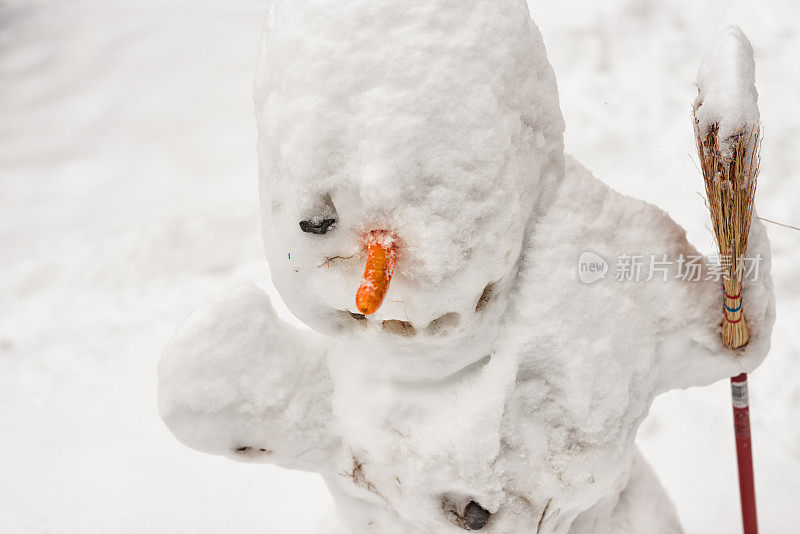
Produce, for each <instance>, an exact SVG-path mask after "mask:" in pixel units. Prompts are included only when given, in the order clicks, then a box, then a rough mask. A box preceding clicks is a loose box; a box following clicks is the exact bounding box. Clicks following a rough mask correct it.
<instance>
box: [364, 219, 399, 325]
mask: <svg viewBox="0 0 800 534" xmlns="http://www.w3.org/2000/svg"><path fill="white" fill-rule="evenodd" d="M364 244H365V247H366V249H367V265H366V267H365V268H364V276H362V277H361V284H360V285H359V286H358V292H357V293H356V308H358V311H360V312H361V313H363V314H364V315H370V314H372V313H375V312H376V311H378V308H380V307H381V304H382V303H383V299H384V297H385V296H386V292H387V291H389V282H391V280H392V273H393V272H394V261H395V256H396V250H397V244H396V242H395V239H394V237H393V236H392V234H390V233H389V232H387V231H386V230H372V231H371V232H369V233H368V234H367V235H366V236H365V243H364Z"/></svg>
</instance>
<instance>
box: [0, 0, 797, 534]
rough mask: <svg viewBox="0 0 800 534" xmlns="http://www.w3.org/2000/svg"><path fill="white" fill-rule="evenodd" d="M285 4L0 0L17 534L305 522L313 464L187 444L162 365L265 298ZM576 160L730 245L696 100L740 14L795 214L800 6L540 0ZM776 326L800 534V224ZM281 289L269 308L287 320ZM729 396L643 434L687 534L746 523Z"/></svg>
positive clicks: (0, 184)
mask: <svg viewBox="0 0 800 534" xmlns="http://www.w3.org/2000/svg"><path fill="white" fill-rule="evenodd" d="M266 2H267V0H261V1H251V0H239V1H223V0H217V1H213V0H201V1H198V0H194V1H189V0H136V1H134V0H113V1H111V0H0V532H3V533H5V532H8V533H45V532H57V533H87V534H89V533H128V532H131V533H133V532H155V533H162V532H163V533H181V532H187V533H189V532H191V533H216V532H225V533H228V534H235V533H254V532H262V533H281V534H283V533H288V534H292V533H308V532H312V531H313V530H314V528H315V526H316V524H317V523H318V522H319V521H320V519H321V518H322V516H323V515H324V513H325V512H326V510H327V508H328V506H329V500H330V499H329V497H328V496H327V491H326V489H325V488H324V486H323V485H322V482H321V481H320V479H319V478H318V477H317V476H316V475H313V474H306V473H298V472H290V471H283V470H281V469H278V468H275V467H271V466H263V465H247V464H238V463H234V462H231V461H229V460H225V459H223V458H220V457H213V456H208V455H204V454H201V453H198V452H194V451H192V450H190V449H188V448H186V447H184V446H182V445H180V444H179V443H178V442H177V441H176V440H175V439H174V438H173V437H172V436H171V435H170V434H169V432H168V431H167V430H166V428H165V427H164V425H163V424H162V423H161V421H160V420H159V418H158V415H157V413H156V407H155V389H156V378H155V368H156V362H157V360H158V357H159V354H160V351H161V350H162V348H163V347H164V345H165V344H166V342H167V340H168V339H169V337H170V335H171V333H172V331H173V330H174V328H175V326H176V325H177V324H178V323H179V322H180V321H181V320H182V319H183V318H185V317H186V315H187V314H188V313H189V312H191V311H192V310H193V309H195V308H197V307H198V306H200V305H202V304H203V303H205V302H207V301H208V300H209V299H210V298H211V297H213V296H214V295H217V294H219V293H221V292H223V291H224V290H226V289H227V288H230V287H232V286H234V285H237V284H240V283H244V282H254V283H256V284H258V285H261V286H262V287H265V288H267V289H268V291H270V294H271V295H274V290H273V289H272V288H271V286H270V282H269V273H268V269H267V266H266V263H265V261H264V253H263V251H262V248H261V241H260V233H259V225H258V199H257V174H256V154H255V126H254V118H253V113H252V104H251V85H252V77H253V70H254V64H255V56H256V49H257V43H258V39H259V37H260V33H261V28H262V25H263V21H264V18H265V17H264V14H265V12H266V9H267V4H266ZM530 4H531V12H532V13H533V16H534V19H535V20H536V22H537V24H538V25H539V26H540V28H541V30H542V32H543V34H544V38H545V42H546V44H547V47H548V51H549V55H550V59H551V61H552V63H553V65H554V68H555V71H556V75H557V76H558V81H559V87H560V90H561V101H562V107H563V110H564V115H565V118H566V121H567V138H566V140H567V148H568V150H569V151H570V152H572V153H573V154H575V155H576V156H577V157H578V159H580V160H581V161H582V162H583V163H584V164H585V165H587V166H588V167H589V168H590V169H592V170H593V171H594V172H595V173H596V174H597V175H598V177H600V178H601V179H602V180H604V181H606V182H608V183H609V184H610V185H612V186H613V187H615V188H616V189H618V190H620V191H622V192H625V193H628V194H631V195H634V196H637V197H640V198H643V199H645V200H648V201H651V202H654V203H656V204H658V205H659V206H661V207H663V208H664V209H666V210H667V211H668V212H669V213H670V214H671V215H672V217H673V218H675V219H676V220H677V221H678V222H679V223H681V224H682V225H684V226H685V227H686V228H687V229H688V230H689V236H690V239H692V240H693V241H694V242H695V243H696V244H697V245H698V247H699V248H700V249H701V250H705V251H706V252H711V251H713V240H712V235H711V232H710V230H709V229H708V226H709V224H708V214H707V211H706V208H705V206H704V204H703V200H702V198H701V197H700V196H699V194H698V193H699V192H701V190H702V182H701V178H700V173H699V171H698V170H697V168H696V166H695V164H694V163H693V160H694V159H695V155H694V150H695V149H694V144H693V139H692V128H691V124H690V121H689V109H690V104H691V102H692V99H693V98H694V95H695V92H696V89H695V88H694V86H693V85H692V81H693V80H694V79H695V75H696V72H697V68H698V65H699V62H700V58H701V56H702V53H703V51H704V50H705V48H706V47H707V46H708V45H709V44H710V43H711V42H712V41H713V39H714V37H715V36H716V35H717V34H718V32H719V31H720V30H721V29H722V28H723V27H725V26H726V25H728V24H739V25H741V26H742V28H743V30H744V31H745V33H746V34H747V35H748V37H749V38H750V40H751V41H752V43H753V46H754V49H755V56H756V68H757V73H756V84H757V87H758V89H759V93H760V102H759V103H760V107H761V115H762V121H763V124H764V127H765V139H764V151H763V164H762V174H761V178H760V185H759V192H758V196H757V205H758V209H759V214H760V215H761V216H763V217H767V218H770V219H775V220H779V221H782V222H785V223H788V224H794V225H795V226H798V225H800V214H798V211H797V209H796V207H797V203H798V201H800V175H798V169H800V140H799V136H800V113H798V111H797V107H796V99H797V95H798V94H800V69H798V68H797V65H796V63H797V57H798V56H800V33H798V29H797V17H798V15H799V14H800V6H798V4H797V3H796V2H793V1H791V0H764V1H761V2H752V1H744V0H728V1H720V0H713V1H703V2H693V1H690V0H670V1H667V0H662V1H647V0H607V1H605V2H589V1H578V0H566V1H564V0H562V1H560V2H544V1H540V0H531V2H530ZM769 234H770V237H771V239H772V246H773V257H774V259H773V261H774V267H773V268H774V276H775V290H776V294H777V301H778V308H777V313H778V320H777V323H776V326H775V334H774V338H773V348H772V351H771V354H770V357H769V358H768V359H767V361H766V363H765V364H764V365H763V366H762V367H761V368H760V369H759V370H758V371H757V372H755V373H754V374H753V375H752V379H751V402H752V412H751V415H752V418H753V427H754V428H753V439H754V449H755V466H756V483H757V492H758V499H759V512H760V520H761V526H762V531H763V532H765V533H790V532H798V531H799V530H800V527H798V525H800V506H798V502H800V416H799V415H798V410H800V341H798V335H797V328H798V324H800V276H798V274H800V269H798V266H799V265H800V232H798V231H795V230H790V229H786V228H783V227H779V226H774V225H769ZM276 300H277V299H273V302H274V303H275V304H276V306H277V307H278V309H279V311H280V312H281V313H282V314H283V315H284V317H286V316H287V312H286V310H285V308H282V307H281V304H280V303H279V302H276ZM731 426H732V424H731V414H730V400H729V393H728V386H727V384H726V383H719V384H717V385H715V386H713V387H710V388H705V389H696V390H690V391H679V392H672V393H669V394H667V395H665V396H663V397H661V398H660V399H658V400H657V401H656V404H655V405H654V407H653V410H652V413H651V415H650V416H649V418H648V419H647V421H646V422H645V424H644V426H643V427H642V429H641V432H640V434H639V443H640V445H641V447H642V449H643V450H644V453H645V455H646V456H647V458H648V459H649V460H650V461H651V462H652V463H653V464H654V466H655V468H656V471H657V472H658V474H659V475H660V477H661V478H662V481H663V482H664V484H665V485H666V487H667V489H668V491H669V492H670V494H671V496H672V498H673V500H674V501H675V503H676V505H677V507H678V510H679V513H680V516H681V518H682V520H683V522H684V526H685V527H686V529H687V532H689V533H729V532H737V531H739V508H738V500H737V499H738V497H737V483H736V463H735V458H734V448H733V443H734V442H733V435H732V428H731Z"/></svg>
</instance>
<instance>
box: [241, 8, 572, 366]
mask: <svg viewBox="0 0 800 534" xmlns="http://www.w3.org/2000/svg"><path fill="white" fill-rule="evenodd" d="M255 100H256V115H257V119H258V127H259V163H260V192H261V201H262V221H263V236H264V242H265V248H266V250H267V257H268V260H269V264H270V270H271V274H272V279H273V282H274V283H275V285H276V287H277V288H278V290H279V291H280V293H281V296H282V297H283V298H284V300H285V302H286V304H287V305H288V306H289V308H290V309H291V310H292V312H293V313H295V314H296V315H297V316H298V317H299V318H300V319H301V320H303V321H304V322H305V323H307V324H308V325H310V326H311V327H313V328H315V329H317V330H319V331H322V332H326V333H343V334H345V335H347V336H351V337H353V338H355V339H358V340H359V343H362V344H365V345H368V346H370V347H372V350H373V351H374V350H375V349H377V350H379V351H382V352H385V353H387V354H388V353H391V354H398V355H400V356H401V357H399V358H397V362H399V363H398V365H399V368H402V369H403V370H404V372H407V373H409V374H414V375H416V374H417V371H419V372H424V374H425V375H426V376H430V375H432V374H433V375H436V374H445V373H448V372H451V371H453V370H455V369H458V368H461V367H463V366H464V364H465V363H469V362H470V361H475V360H476V359H479V358H480V357H482V356H484V355H485V351H486V350H487V347H488V344H489V343H490V342H491V338H492V335H491V334H492V332H493V330H494V329H495V328H496V326H497V323H498V321H499V316H500V311H501V309H502V307H503V306H504V302H505V296H506V295H507V293H508V288H509V287H510V286H511V285H512V283H513V277H514V273H515V266H516V264H517V262H518V259H519V256H520V251H521V248H522V244H523V240H524V236H525V234H526V232H527V230H528V229H529V227H530V225H531V224H532V219H533V218H532V215H533V214H534V212H535V210H536V209H537V206H539V205H540V202H541V201H542V198H543V197H544V196H546V194H547V193H548V192H549V191H550V190H551V189H552V188H553V187H554V184H555V183H556V182H557V180H558V178H559V176H560V174H561V173H562V172H563V141H562V131H563V122H562V119H561V114H560V110H559V107H558V97H557V90H556V86H555V81H554V77H553V73H552V69H551V68H550V66H549V63H548V62H547V59H546V55H545V52H544V47H543V45H542V43H541V38H540V36H539V33H538V30H537V29H536V27H535V26H534V25H533V23H532V22H530V20H529V15H528V11H527V6H526V4H525V2H524V1H523V0H491V1H488V0H461V1H459V2H453V1H450V0H432V1H430V0H429V1H426V2H408V1H407V0H390V1H386V2H381V3H376V2H374V0H353V1H350V2H346V3H342V2H332V1H331V2H320V1H319V0H290V1H289V0H287V1H278V2H276V4H275V5H274V6H273V13H272V17H271V23H270V28H269V30H268V31H267V34H266V36H265V38H264V41H263V43H262V50H261V57H260V62H259V69H258V73H257V76H256V88H255ZM376 236H377V237H376ZM378 238H379V240H380V243H379V247H378V248H377V249H374V248H373V250H374V251H376V252H380V250H383V251H384V258H383V260H381V261H384V263H383V264H381V265H383V266H387V267H388V266H390V265H389V263H390V260H391V262H392V263H393V265H394V272H393V276H392V279H391V282H390V284H389V285H388V291H387V292H386V293H385V298H383V299H382V302H377V300H380V299H378V297H380V296H381V295H377V296H375V295H372V297H371V298H372V300H373V305H372V306H361V305H359V306H357V304H356V293H357V291H358V289H359V287H360V286H363V285H364V284H365V283H367V282H369V280H367V281H366V282H365V264H366V263H367V258H368V257H369V256H370V250H371V249H370V246H371V245H372V246H374V245H375V240H376V239H378ZM389 256H391V258H390V257H389ZM381 265H377V266H376V265H372V268H373V270H374V272H378V271H380V269H381V268H382V267H381ZM367 270H369V269H367ZM367 278H368V277H367ZM367 285H369V283H367ZM378 286H380V283H379V284H378ZM374 289H375V291H377V293H381V292H383V291H384V290H386V289H387V288H386V287H377V288H374ZM362 296H363V295H362ZM376 299H377V300H376ZM376 302H377V304H379V306H377V305H375V304H376ZM359 308H360V309H359ZM421 353H424V355H422V356H420V358H421V359H420V360H419V362H418V361H417V360H416V357H417V356H418V355H420V354H421ZM423 361H424V363H422V362H423ZM417 363H419V364H420V366H419V368H418V366H417V365H416V364H417Z"/></svg>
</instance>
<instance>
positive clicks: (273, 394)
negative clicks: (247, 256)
mask: <svg viewBox="0 0 800 534" xmlns="http://www.w3.org/2000/svg"><path fill="white" fill-rule="evenodd" d="M158 377H159V388H158V406H159V412H160V414H161V418H162V419H163V420H164V422H165V423H166V425H167V427H169V429H170V431H172V433H173V434H174V435H175V436H176V437H177V438H178V439H179V440H180V441H181V442H183V443H184V444H186V445H188V446H189V447H192V448H194V449H197V450H200V451H203V452H208V453H212V454H220V455H223V456H227V457H229V458H232V459H236V460H241V461H255V462H273V463H277V464H279V465H283V466H285V467H291V468H294V469H304V470H313V471H321V470H324V465H323V464H324V462H325V459H326V458H327V457H328V456H329V451H330V449H331V448H332V447H334V446H335V438H334V437H333V436H332V435H331V434H330V432H329V421H330V414H331V381H330V376H329V373H328V365H327V361H326V357H325V349H324V345H323V340H322V339H321V337H320V336H319V335H317V334H316V333H314V332H304V331H300V330H299V329H297V328H295V327H293V326H291V325H289V324H287V323H285V322H284V321H281V320H280V319H279V318H278V317H277V315H276V314H275V311H274V309H273V308H272V305H271V303H270V300H269V297H268V296H267V295H266V294H265V293H264V292H263V291H262V290H260V289H258V288H256V287H254V286H245V287H241V288H238V289H235V290H233V291H231V292H229V293H227V294H225V295H223V296H222V297H221V298H219V299H218V300H216V301H215V302H213V303H211V304H209V305H208V306H206V307H205V308H202V309H200V310H198V311H196V312H195V313H194V314H193V315H191V316H190V317H189V319H187V320H186V322H185V323H184V324H182V325H181V326H180V327H179V328H178V330H177V331H176V333H175V335H174V337H173V338H172V340H171V341H170V343H169V345H168V346H167V348H166V350H165V351H164V355H163V356H162V358H161V362H160V364H159V368H158Z"/></svg>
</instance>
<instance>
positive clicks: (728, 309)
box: [694, 117, 761, 349]
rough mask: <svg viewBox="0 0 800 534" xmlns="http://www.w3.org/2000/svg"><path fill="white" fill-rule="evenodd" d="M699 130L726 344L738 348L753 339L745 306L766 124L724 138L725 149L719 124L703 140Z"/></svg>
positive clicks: (697, 130) (699, 149)
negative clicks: (719, 271)
mask: <svg viewBox="0 0 800 534" xmlns="http://www.w3.org/2000/svg"><path fill="white" fill-rule="evenodd" d="M694 131H695V138H696V141H697V152H698V155H699V157H700V168H701V170H702V172H703V179H704V181H705V186H706V198H707V199H708V207H709V210H710V212H711V222H712V224H713V226H714V234H715V236H716V240H717V245H718V247H719V254H720V264H721V267H722V275H723V284H722V285H723V291H724V301H723V302H724V305H723V310H722V311H723V320H722V341H723V343H724V344H725V345H726V346H727V347H729V348H731V349H738V348H740V347H743V346H744V345H746V344H747V342H748V341H749V340H750V331H749V329H748V327H747V322H746V320H745V316H744V310H743V308H742V278H743V273H744V272H745V258H746V254H747V237H748V235H749V234H750V222H751V221H752V218H753V203H754V198H755V192H756V183H757V178H758V170H759V164H760V162H761V156H760V152H761V131H760V126H759V125H758V124H755V125H753V126H752V129H751V130H750V131H748V130H747V128H743V129H742V130H740V131H739V133H738V134H737V135H736V136H734V138H732V139H723V140H722V143H723V147H720V140H719V139H718V138H717V132H718V128H717V127H716V126H715V127H712V128H710V129H709V131H708V132H707V133H706V135H705V139H703V135H702V133H701V132H700V128H699V121H698V119H697V118H696V117H694Z"/></svg>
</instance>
